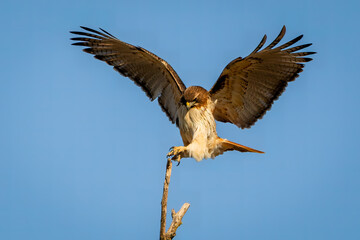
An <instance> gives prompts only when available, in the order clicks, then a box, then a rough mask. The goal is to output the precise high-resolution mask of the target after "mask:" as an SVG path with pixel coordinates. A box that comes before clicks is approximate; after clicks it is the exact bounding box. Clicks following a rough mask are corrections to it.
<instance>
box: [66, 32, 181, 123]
mask: <svg viewBox="0 0 360 240" xmlns="http://www.w3.org/2000/svg"><path fill="white" fill-rule="evenodd" d="M81 28H82V29H84V30H85V31H86V32H78V31H72V32H71V33H73V34H76V35H80V36H79V37H74V38H71V40H74V41H77V42H75V43H73V45H78V46H85V47H87V48H85V49H84V51H85V52H87V53H90V54H93V55H95V56H94V57H95V58H96V59H99V60H102V61H105V62H106V63H108V64H109V65H111V66H113V67H114V69H115V70H116V71H118V72H119V73H120V74H122V75H123V76H125V77H129V78H130V79H131V80H133V81H134V82H135V83H136V84H137V85H138V86H140V87H141V88H142V90H143V91H144V92H145V93H146V95H147V96H148V97H149V98H150V99H151V101H153V100H155V99H156V98H157V97H158V102H159V104H160V106H161V108H162V110H163V111H164V112H165V113H166V115H167V116H168V117H169V119H170V121H171V122H172V123H175V121H176V111H177V109H178V103H179V102H180V98H181V96H182V93H183V92H184V91H185V89H186V87H185V85H184V83H183V82H182V81H181V79H180V78H179V76H178V75H177V73H176V72H175V71H174V69H173V68H172V67H171V66H170V65H169V64H168V63H167V62H166V61H164V60H163V59H161V58H159V57H158V56H156V55H155V54H153V53H151V52H149V51H147V50H146V49H144V48H141V47H135V46H133V45H130V44H128V43H125V42H122V41H120V40H118V39H117V38H115V37H114V36H113V35H111V34H110V33H108V32H106V31H105V30H103V29H101V31H102V32H100V31H96V30H93V29H91V28H87V27H81Z"/></svg>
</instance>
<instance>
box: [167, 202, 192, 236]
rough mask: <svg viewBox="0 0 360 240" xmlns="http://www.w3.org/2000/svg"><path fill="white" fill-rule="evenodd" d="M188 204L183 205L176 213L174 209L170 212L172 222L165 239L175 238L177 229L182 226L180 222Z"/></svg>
mask: <svg viewBox="0 0 360 240" xmlns="http://www.w3.org/2000/svg"><path fill="white" fill-rule="evenodd" d="M189 207H190V204H189V203H184V204H183V205H182V207H181V208H180V210H179V211H178V212H177V213H176V212H175V210H174V209H172V210H171V216H172V222H171V225H170V227H169V229H168V231H167V233H166V238H167V239H173V238H174V237H175V236H176V230H177V228H178V227H179V226H180V225H181V224H182V222H181V220H182V218H183V217H184V215H185V213H186V211H187V210H188V209H189Z"/></svg>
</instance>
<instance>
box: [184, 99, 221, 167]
mask: <svg viewBox="0 0 360 240" xmlns="http://www.w3.org/2000/svg"><path fill="white" fill-rule="evenodd" d="M208 106H209V107H208V108H206V107H201V108H191V109H190V110H189V111H188V110H187V108H186V107H185V106H181V107H180V108H179V110H178V119H179V129H180V133H181V136H182V138H183V141H184V143H188V145H187V148H188V152H189V157H193V158H195V159H196V160H197V161H200V160H202V159H203V158H211V157H214V156H213V154H212V153H213V149H214V147H215V146H214V145H215V140H216V139H217V134H216V123H215V119H214V116H213V114H212V109H213V103H212V102H211V100H209V104H208Z"/></svg>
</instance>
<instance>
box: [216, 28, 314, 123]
mask: <svg viewBox="0 0 360 240" xmlns="http://www.w3.org/2000/svg"><path fill="white" fill-rule="evenodd" d="M285 31H286V28H285V26H284V27H283V28H282V30H281V32H280V34H279V36H278V37H277V38H276V39H275V40H274V41H273V42H272V43H271V44H270V45H269V46H267V47H266V48H264V49H263V50H261V51H259V50H260V48H261V47H262V46H263V45H264V44H265V41H266V35H265V36H264V37H263V39H262V40H261V42H260V44H259V45H258V46H257V47H256V49H255V50H254V51H253V52H252V53H251V54H250V55H249V56H247V57H246V58H244V59H242V58H241V57H239V58H237V59H234V60H233V61H232V62H230V63H229V64H228V65H227V66H226V67H225V69H224V70H223V72H222V73H221V75H220V77H219V78H218V80H217V81H216V83H215V85H214V86H213V87H212V88H211V90H210V91H209V93H210V95H211V98H212V100H213V101H216V105H215V110H214V117H215V119H216V120H218V121H221V122H231V123H233V124H235V125H237V126H238V127H241V128H250V127H251V126H252V125H253V124H254V123H255V122H256V121H257V120H258V119H260V118H262V116H263V115H264V114H265V113H266V111H267V110H269V109H270V108H271V105H272V104H273V102H274V101H275V100H276V99H278V98H279V96H280V95H281V93H282V92H283V91H284V90H285V88H286V86H287V84H288V82H290V81H293V80H294V79H295V78H296V77H298V76H299V75H298V74H299V73H300V72H301V71H302V68H303V67H304V64H302V63H304V62H308V61H311V60H312V59H311V58H307V57H304V56H307V55H310V54H314V53H315V52H296V51H298V50H301V49H303V48H306V47H308V46H310V45H311V44H304V45H300V46H296V47H290V46H291V45H293V44H294V43H296V42H298V41H299V40H300V39H301V38H302V35H301V36H299V37H297V38H295V39H293V40H291V41H289V42H287V43H285V44H283V45H281V46H279V47H276V48H274V47H275V45H276V44H278V43H279V42H280V40H281V39H282V38H283V36H284V35H285ZM287 47H290V48H287Z"/></svg>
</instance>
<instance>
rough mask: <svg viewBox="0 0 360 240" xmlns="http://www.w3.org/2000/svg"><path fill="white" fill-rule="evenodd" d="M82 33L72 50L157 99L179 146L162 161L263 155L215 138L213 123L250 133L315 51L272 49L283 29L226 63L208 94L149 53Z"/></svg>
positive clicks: (109, 38)
mask: <svg viewBox="0 0 360 240" xmlns="http://www.w3.org/2000/svg"><path fill="white" fill-rule="evenodd" d="M81 28H82V29H83V30H85V31H84V32H81V31H71V33H72V34H75V35H78V36H77V37H74V38H71V40H74V41H76V42H75V43H73V45H79V46H85V47H86V48H85V49H83V51H85V52H87V53H90V54H93V55H94V57H95V58H96V59H99V60H102V61H105V62H106V63H108V64H109V65H111V66H113V68H114V69H115V70H116V71H118V72H119V73H120V74H121V75H123V76H124V77H128V78H130V79H131V80H133V81H134V82H135V84H137V85H138V86H140V87H141V88H142V90H143V91H144V92H145V93H146V95H147V96H148V97H149V98H150V100H151V101H153V100H155V99H158V102H159V104H160V106H161V108H162V110H163V111H164V112H165V113H166V115H167V116H168V118H169V120H170V121H171V122H172V123H175V124H176V126H177V127H178V128H179V130H180V134H181V137H182V140H183V143H184V146H178V147H172V148H170V152H169V153H168V154H167V157H169V158H171V159H172V160H175V161H178V162H179V163H180V160H181V159H182V158H194V159H195V160H197V161H201V160H202V159H207V158H215V157H216V156H218V155H220V154H222V153H224V152H225V151H232V150H236V151H240V152H255V153H263V152H262V151H259V150H255V149H253V148H250V147H246V146H243V145H240V144H237V143H234V142H231V141H229V140H227V139H224V138H220V137H219V136H218V134H217V132H216V123H215V120H217V121H220V122H230V123H233V124H235V125H236V126H238V127H239V128H242V129H243V128H250V127H251V126H252V125H253V124H254V123H255V122H256V121H257V120H258V119H260V118H262V117H263V116H264V114H265V113H266V112H267V111H268V110H269V109H270V108H271V105H272V104H273V102H274V101H275V100H277V99H278V98H279V96H280V95H281V94H282V93H283V92H284V90H285V88H286V86H287V85H288V82H291V81H293V80H294V79H295V78H296V77H298V76H299V75H298V74H299V73H300V72H301V71H302V69H303V67H304V64H303V63H304V62H309V61H311V60H312V59H311V58H308V57H305V56H307V55H311V54H314V53H315V52H298V50H301V49H304V48H306V47H309V46H310V45H311V44H303V45H299V46H292V45H293V44H294V43H296V42H298V41H299V40H300V39H301V38H302V35H300V36H298V37H296V38H294V39H293V40H291V41H289V42H287V43H284V44H282V45H280V46H276V45H277V44H278V43H279V42H280V40H281V39H282V38H283V36H284V35H285V31H286V28H285V26H284V27H283V28H282V29H281V32H280V34H279V35H278V36H277V37H276V38H275V40H274V41H273V42H272V43H270V45H268V46H267V47H265V48H264V49H262V50H260V49H261V48H262V47H263V45H264V44H265V42H266V35H264V37H263V38H262V40H261V42H260V43H259V45H258V46H257V47H256V48H255V50H254V51H253V52H252V53H250V55H249V56H247V57H245V58H241V57H238V58H236V59H234V60H233V61H231V62H230V63H229V64H228V65H227V66H226V67H225V69H224V70H223V71H222V73H221V74H220V76H219V78H218V79H217V81H216V82H215V84H214V85H213V87H212V88H211V89H210V90H209V91H207V90H205V89H204V88H202V87H200V86H191V87H188V88H187V87H186V86H185V84H184V83H183V82H182V81H181V79H180V78H179V76H178V75H177V73H176V72H175V71H174V69H173V68H172V67H171V66H170V65H169V64H168V63H167V62H166V61H165V60H163V59H161V58H160V57H158V56H156V55H155V54H153V53H151V52H149V51H148V50H146V49H144V48H142V47H137V46H133V45H131V44H128V43H125V42H122V41H120V40H118V39H117V38H116V37H114V36H113V35H111V34H110V33H108V32H107V31H105V30H103V29H101V28H100V31H97V30H93V29H91V28H87V27H81Z"/></svg>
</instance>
